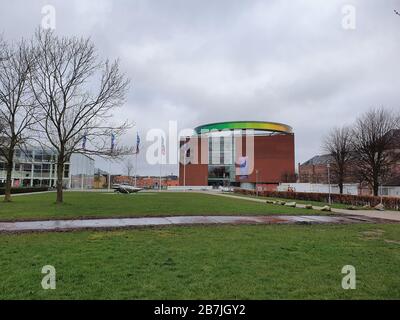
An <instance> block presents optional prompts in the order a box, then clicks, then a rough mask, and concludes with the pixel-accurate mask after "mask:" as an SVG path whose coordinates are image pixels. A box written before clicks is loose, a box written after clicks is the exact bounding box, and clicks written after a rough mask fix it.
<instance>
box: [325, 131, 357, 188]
mask: <svg viewBox="0 0 400 320" xmlns="http://www.w3.org/2000/svg"><path fill="white" fill-rule="evenodd" d="M323 148H324V150H325V151H326V152H328V153H329V154H330V155H331V156H332V162H331V163H330V164H331V170H332V171H331V172H332V175H333V178H334V181H335V182H336V183H337V184H338V186H339V190H340V194H343V185H344V181H345V177H346V175H347V173H348V167H349V162H350V159H351V156H352V144H351V130H350V129H349V128H348V127H342V128H334V129H332V131H331V132H329V134H328V135H327V136H326V137H325V140H324V145H323Z"/></svg>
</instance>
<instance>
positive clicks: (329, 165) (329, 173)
mask: <svg viewBox="0 0 400 320" xmlns="http://www.w3.org/2000/svg"><path fill="white" fill-rule="evenodd" d="M326 167H327V168H328V185H329V198H328V199H329V200H328V201H329V205H331V204H332V200H331V172H330V168H331V164H330V163H328V164H327V165H326Z"/></svg>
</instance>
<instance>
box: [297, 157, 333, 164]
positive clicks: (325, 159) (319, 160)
mask: <svg viewBox="0 0 400 320" xmlns="http://www.w3.org/2000/svg"><path fill="white" fill-rule="evenodd" d="M329 162H332V156H331V155H330V154H323V155H318V156H314V157H312V158H311V159H310V160H307V161H306V162H304V163H303V164H302V166H315V165H322V164H328V163H329Z"/></svg>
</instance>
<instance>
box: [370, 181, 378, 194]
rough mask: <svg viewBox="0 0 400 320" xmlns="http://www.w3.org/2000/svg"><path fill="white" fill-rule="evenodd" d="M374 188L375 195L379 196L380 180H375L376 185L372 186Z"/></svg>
mask: <svg viewBox="0 0 400 320" xmlns="http://www.w3.org/2000/svg"><path fill="white" fill-rule="evenodd" d="M372 189H373V191H374V196H378V195H379V183H378V182H374V185H373V186H372Z"/></svg>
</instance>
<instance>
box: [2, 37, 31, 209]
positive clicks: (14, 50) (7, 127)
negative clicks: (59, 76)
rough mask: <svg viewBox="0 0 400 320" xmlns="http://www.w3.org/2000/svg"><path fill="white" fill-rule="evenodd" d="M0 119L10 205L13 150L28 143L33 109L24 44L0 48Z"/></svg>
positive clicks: (27, 49) (28, 50)
mask: <svg viewBox="0 0 400 320" xmlns="http://www.w3.org/2000/svg"><path fill="white" fill-rule="evenodd" d="M0 50H1V51H0V119H1V122H2V125H3V131H2V135H1V137H0V139H1V147H0V155H1V157H2V158H3V159H4V160H5V162H6V172H7V173H6V183H5V197H4V201H5V202H9V201H11V185H12V171H13V166H14V155H15V150H16V148H18V147H22V146H23V145H24V144H25V143H26V142H27V140H28V137H29V130H30V129H31V127H32V125H33V124H34V123H35V121H36V120H35V117H34V114H35V112H36V110H37V105H36V102H35V99H34V97H33V94H32V92H31V90H30V80H29V79H30V77H31V76H32V74H33V72H34V59H33V51H32V48H31V47H30V45H27V44H26V43H25V42H24V41H21V42H18V43H14V44H8V43H5V42H4V41H3V42H2V44H0Z"/></svg>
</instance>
